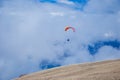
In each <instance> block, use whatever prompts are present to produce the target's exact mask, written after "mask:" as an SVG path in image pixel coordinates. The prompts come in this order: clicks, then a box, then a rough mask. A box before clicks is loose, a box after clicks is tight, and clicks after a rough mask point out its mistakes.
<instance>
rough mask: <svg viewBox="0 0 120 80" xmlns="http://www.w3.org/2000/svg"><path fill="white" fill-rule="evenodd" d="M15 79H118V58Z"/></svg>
mask: <svg viewBox="0 0 120 80" xmlns="http://www.w3.org/2000/svg"><path fill="white" fill-rule="evenodd" d="M16 80H120V59H119V60H109V61H102V62H95V63H85V64H75V65H69V66H63V67H58V68H53V69H48V70H44V71H40V72H36V73H32V74H28V75H24V76H21V77H19V78H17V79H16Z"/></svg>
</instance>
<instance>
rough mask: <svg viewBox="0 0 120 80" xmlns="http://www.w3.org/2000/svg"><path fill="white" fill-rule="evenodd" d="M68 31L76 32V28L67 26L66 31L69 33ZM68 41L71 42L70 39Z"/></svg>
mask: <svg viewBox="0 0 120 80" xmlns="http://www.w3.org/2000/svg"><path fill="white" fill-rule="evenodd" d="M68 30H72V31H73V32H75V28H74V27H71V26H66V27H65V31H68ZM67 41H68V42H69V41H70V39H69V38H68V39H67Z"/></svg>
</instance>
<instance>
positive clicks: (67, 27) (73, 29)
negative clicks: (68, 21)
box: [65, 26, 75, 32]
mask: <svg viewBox="0 0 120 80" xmlns="http://www.w3.org/2000/svg"><path fill="white" fill-rule="evenodd" d="M69 29H72V31H73V32H75V28H74V27H71V26H66V27H65V31H68V30H69Z"/></svg>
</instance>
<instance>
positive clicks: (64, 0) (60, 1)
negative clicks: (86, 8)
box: [57, 0, 74, 5]
mask: <svg viewBox="0 0 120 80" xmlns="http://www.w3.org/2000/svg"><path fill="white" fill-rule="evenodd" d="M57 2H59V3H64V4H68V5H74V2H72V1H69V0H57Z"/></svg>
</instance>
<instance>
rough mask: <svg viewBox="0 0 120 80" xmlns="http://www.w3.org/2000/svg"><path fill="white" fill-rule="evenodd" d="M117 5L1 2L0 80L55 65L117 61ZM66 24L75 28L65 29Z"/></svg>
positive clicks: (81, 0) (110, 0) (114, 0)
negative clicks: (74, 30) (73, 30)
mask: <svg viewBox="0 0 120 80" xmlns="http://www.w3.org/2000/svg"><path fill="white" fill-rule="evenodd" d="M119 3H120V1H119V0H1V1H0V70H1V71H0V80H10V79H12V78H16V77H19V76H20V75H21V74H28V73H32V72H36V71H40V70H44V69H48V68H52V67H57V66H64V65H69V64H76V63H85V62H95V61H102V60H111V59H120V35H119V34H120V31H119V30H120V5H119ZM67 25H70V26H72V27H74V28H75V29H76V32H72V31H71V30H69V31H67V32H65V31H64V28H65V26H67ZM68 38H69V39H70V41H67V39H68Z"/></svg>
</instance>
